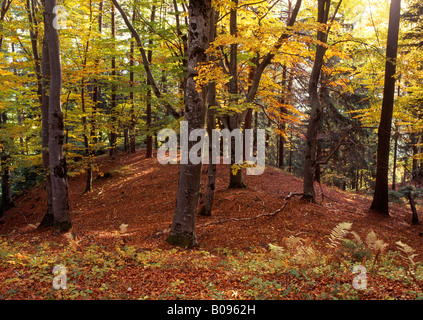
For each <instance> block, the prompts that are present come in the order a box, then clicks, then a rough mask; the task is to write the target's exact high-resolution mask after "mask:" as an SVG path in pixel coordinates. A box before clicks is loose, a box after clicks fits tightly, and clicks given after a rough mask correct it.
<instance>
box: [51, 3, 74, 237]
mask: <svg viewBox="0 0 423 320" xmlns="http://www.w3.org/2000/svg"><path fill="white" fill-rule="evenodd" d="M56 5H57V0H45V11H46V21H47V41H48V49H49V58H50V71H51V81H50V90H49V163H50V176H51V187H52V189H51V192H52V199H53V201H52V202H53V207H52V208H53V215H54V225H53V227H54V229H55V230H58V231H60V232H62V231H68V230H69V229H70V228H71V219H70V213H69V202H68V174H67V164H66V158H65V157H64V155H63V142H64V131H63V129H64V124H63V113H62V106H61V97H60V95H61V91H62V65H61V58H60V41H59V31H58V30H57V29H55V28H54V27H53V20H54V18H55V14H53V8H54V7H55V6H56Z"/></svg>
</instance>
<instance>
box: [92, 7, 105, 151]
mask: <svg viewBox="0 0 423 320" xmlns="http://www.w3.org/2000/svg"><path fill="white" fill-rule="evenodd" d="M98 6H99V16H98V32H99V33H100V34H101V33H102V32H103V1H100V3H99V4H98ZM99 63H100V60H98V59H97V60H96V61H95V65H96V67H98V65H99ZM92 82H93V86H94V88H93V98H92V100H93V107H92V110H91V133H90V139H91V141H92V143H93V148H92V149H91V152H92V154H91V156H92V157H94V156H95V153H96V144H97V141H98V138H97V108H98V101H99V97H100V85H99V83H98V80H97V79H93V81H92Z"/></svg>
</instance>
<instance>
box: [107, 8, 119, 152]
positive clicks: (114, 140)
mask: <svg viewBox="0 0 423 320" xmlns="http://www.w3.org/2000/svg"><path fill="white" fill-rule="evenodd" d="M111 33H112V41H115V38H116V19H115V6H114V5H113V3H111ZM113 47H114V45H113ZM114 54H115V53H113V56H112V61H111V65H112V88H111V90H112V94H111V102H110V103H111V105H110V114H111V115H110V120H111V125H112V129H111V131H110V152H109V155H110V156H111V157H115V155H116V147H117V146H116V144H117V136H118V133H117V130H118V128H117V124H116V121H117V117H116V111H117V110H116V85H115V84H114V82H115V81H116V57H115V56H114Z"/></svg>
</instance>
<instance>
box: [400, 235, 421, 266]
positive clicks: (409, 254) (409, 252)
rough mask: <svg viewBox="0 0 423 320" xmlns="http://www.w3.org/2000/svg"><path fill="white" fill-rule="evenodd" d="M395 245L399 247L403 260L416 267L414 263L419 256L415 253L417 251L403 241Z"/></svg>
mask: <svg viewBox="0 0 423 320" xmlns="http://www.w3.org/2000/svg"><path fill="white" fill-rule="evenodd" d="M395 243H396V245H397V246H398V249H399V250H400V252H401V253H402V255H401V256H402V258H404V259H405V260H407V261H408V262H409V263H410V265H411V266H413V267H414V266H415V265H416V262H415V261H414V258H415V257H416V256H417V254H416V253H414V252H415V251H416V250H414V249H413V248H412V247H410V246H409V245H408V244H405V243H403V242H401V241H397V242H395Z"/></svg>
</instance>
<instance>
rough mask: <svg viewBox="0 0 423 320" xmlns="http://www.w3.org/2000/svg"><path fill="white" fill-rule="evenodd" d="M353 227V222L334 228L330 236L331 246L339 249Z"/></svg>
mask: <svg viewBox="0 0 423 320" xmlns="http://www.w3.org/2000/svg"><path fill="white" fill-rule="evenodd" d="M351 226H352V223H351V222H341V223H340V224H338V225H337V226H336V227H335V228H333V229H332V232H331V234H330V236H329V240H330V244H329V246H330V247H332V248H336V247H338V246H339V245H340V244H341V243H342V241H343V240H344V239H345V237H346V236H347V235H348V233H349V232H350V229H351Z"/></svg>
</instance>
